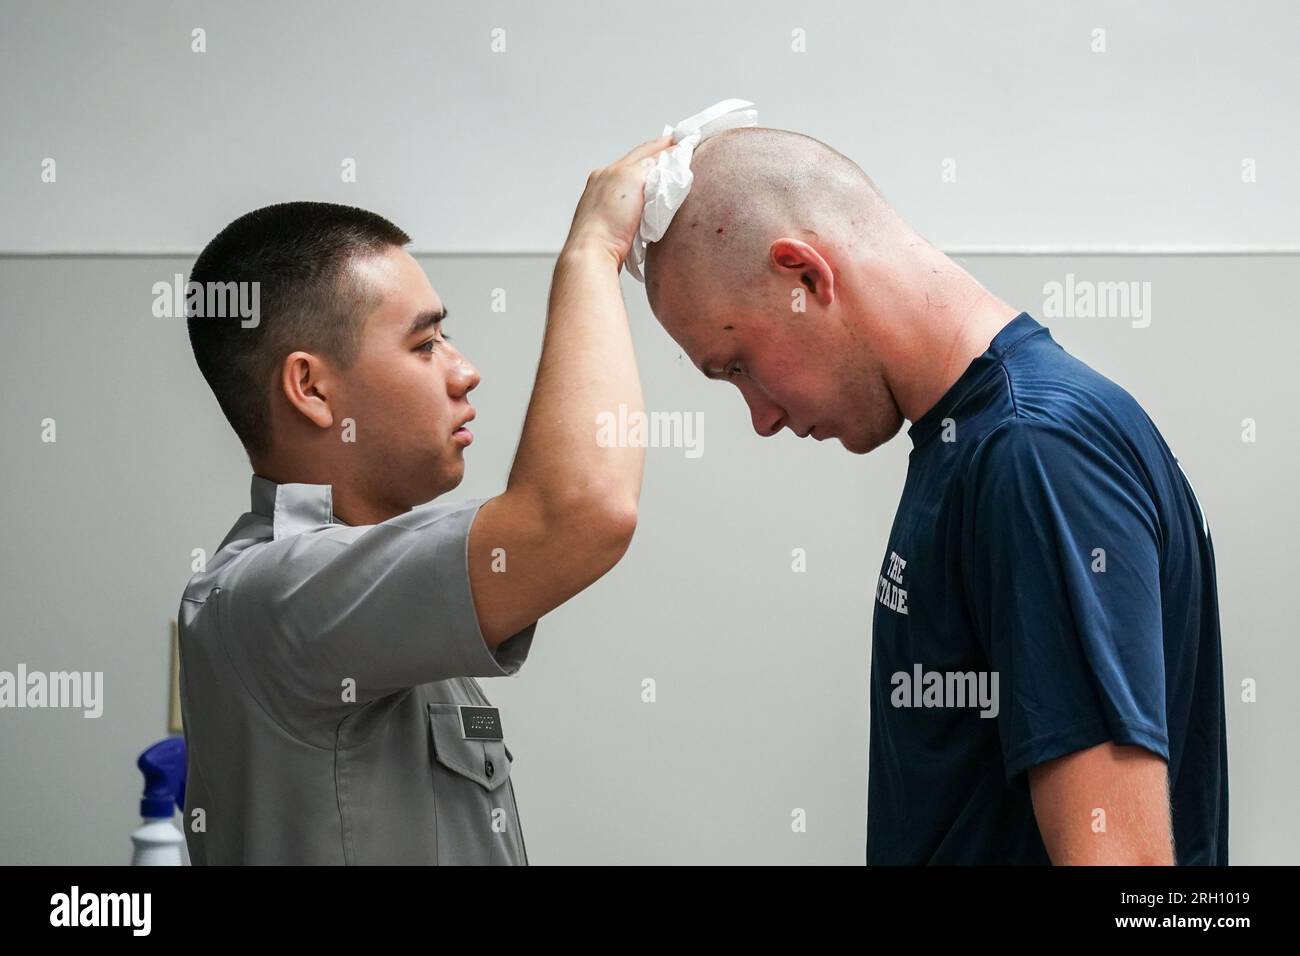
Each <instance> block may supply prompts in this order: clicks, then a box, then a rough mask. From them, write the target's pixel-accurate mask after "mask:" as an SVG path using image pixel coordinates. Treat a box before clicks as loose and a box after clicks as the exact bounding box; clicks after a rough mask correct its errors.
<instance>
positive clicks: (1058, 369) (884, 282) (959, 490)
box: [645, 128, 1228, 864]
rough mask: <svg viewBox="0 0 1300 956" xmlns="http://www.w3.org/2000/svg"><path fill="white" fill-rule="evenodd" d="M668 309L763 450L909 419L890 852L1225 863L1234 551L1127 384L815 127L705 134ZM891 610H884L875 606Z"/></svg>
mask: <svg viewBox="0 0 1300 956" xmlns="http://www.w3.org/2000/svg"><path fill="white" fill-rule="evenodd" d="M691 169H692V173H693V176H694V181H693V185H692V186H691V188H690V193H689V195H688V196H687V198H686V200H685V201H684V202H683V203H682V204H681V205H680V207H679V209H678V210H677V213H676V215H675V217H674V218H673V220H672V224H671V226H670V227H669V229H668V231H667V232H666V233H665V235H664V237H663V239H662V240H660V241H659V242H656V243H653V244H651V245H650V247H649V249H648V250H647V258H646V269H645V275H646V291H647V295H648V297H649V301H650V306H651V309H652V310H653V311H654V313H655V317H656V318H657V319H658V320H659V322H660V323H661V324H662V325H663V327H664V329H665V330H666V331H667V332H668V334H669V335H670V336H672V338H673V339H674V340H675V341H676V342H677V343H678V345H680V346H681V348H682V350H683V351H684V352H686V354H687V355H689V356H690V358H691V360H692V361H693V362H694V363H695V365H696V366H697V367H698V368H699V369H700V370H701V371H702V372H703V373H704V374H705V375H706V376H708V377H709V378H714V379H720V380H723V381H727V382H730V383H732V384H734V385H735V386H736V387H737V388H738V389H739V390H740V393H741V395H742V397H743V398H744V399H745V402H746V404H747V405H748V406H749V410H750V414H751V417H752V420H753V425H754V430H755V431H756V432H757V433H758V434H759V435H763V436H769V435H775V434H777V433H778V432H780V431H782V430H783V429H786V428H789V429H790V430H791V431H792V432H794V433H795V434H796V435H798V436H799V437H801V438H805V437H812V438H816V439H818V440H821V439H824V438H829V437H834V438H838V439H839V440H840V442H841V443H842V444H843V445H844V447H845V448H847V449H848V450H849V451H852V452H855V453H858V454H864V453H866V452H869V451H871V450H872V449H873V448H876V447H878V446H879V445H881V444H883V443H884V442H886V441H888V440H889V439H890V438H892V437H893V436H894V435H895V434H897V432H898V431H899V429H900V428H901V426H902V424H903V422H904V420H906V421H910V422H911V423H912V424H911V427H910V428H909V430H908V437H909V438H910V440H911V442H912V452H911V457H910V460H909V465H908V471H907V479H906V484H905V487H904V490H903V496H902V500H901V501H900V503H899V507H898V513H897V517H896V518H895V521H894V526H893V530H892V532H891V534H890V538H889V541H888V543H887V545H886V548H885V554H884V560H883V562H882V564H881V566H880V571H879V574H878V575H874V574H873V576H872V577H873V580H872V581H871V582H870V583H869V585H868V587H869V588H870V589H871V593H872V594H873V596H874V604H875V622H874V628H873V633H872V644H871V751H870V756H869V778H868V800H867V848H866V850H867V852H866V856H867V862H869V863H884V864H918V863H1048V862H1053V863H1116V864H1142V863H1146V864H1169V863H1175V862H1177V863H1179V864H1226V863H1227V861H1228V836H1227V834H1228V776H1227V774H1228V770H1227V743H1226V729H1225V708H1224V692H1223V665H1222V659H1221V647H1220V638H1219V620H1218V599H1217V589H1216V584H1215V568H1214V553H1213V549H1212V547H1211V542H1210V533H1209V527H1208V524H1207V520H1206V517H1205V515H1204V514H1203V513H1202V511H1201V508H1200V505H1199V503H1198V502H1197V500H1196V496H1195V494H1194V493H1193V491H1192V488H1191V485H1190V484H1189V482H1188V481H1187V479H1186V477H1185V476H1184V475H1183V472H1182V469H1181V467H1180V466H1179V464H1178V462H1177V459H1176V458H1175V457H1174V455H1173V453H1172V452H1171V451H1170V450H1169V448H1168V447H1167V446H1166V444H1165V442H1164V440H1163V439H1162V437H1161V436H1160V433H1159V432H1158V431H1157V430H1156V427H1155V425H1153V424H1152V422H1151V420H1150V419H1149V418H1148V417H1147V415H1146V414H1145V413H1144V412H1143V411H1142V409H1141V407H1140V406H1139V405H1138V404H1137V402H1136V401H1134V400H1133V398H1132V397H1131V396H1130V395H1128V393H1126V392H1125V391H1124V390H1123V389H1121V388H1120V387H1119V386H1117V385H1115V384H1114V383H1112V382H1110V381H1108V380H1107V379H1105V378H1104V377H1102V376H1101V375H1099V374H1098V373H1097V372H1095V371H1093V370H1092V369H1091V368H1089V367H1088V366H1086V365H1084V364H1083V363H1082V362H1080V361H1079V360H1077V359H1075V358H1074V357H1072V356H1071V355H1069V354H1068V353H1067V352H1065V351H1064V350H1063V349H1062V348H1061V347H1060V346H1059V345H1058V344H1057V343H1056V342H1055V341H1054V340H1053V338H1052V337H1051V334H1050V333H1049V331H1048V330H1047V329H1046V328H1045V327H1043V326H1042V325H1040V324H1039V323H1038V322H1037V321H1035V320H1034V318H1032V317H1031V316H1030V315H1029V314H1027V313H1025V312H1018V310H1016V309H1013V308H1011V307H1010V306H1008V305H1007V304H1006V303H1004V302H1002V301H1001V300H1000V299H998V298H997V297H996V296H994V295H993V294H992V293H990V292H989V291H988V290H987V289H985V288H984V287H983V286H982V285H981V284H980V283H979V282H978V281H977V280H976V279H975V278H974V277H972V276H971V275H970V274H969V273H968V272H967V271H966V270H965V269H963V268H962V267H961V266H960V265H958V264H957V263H955V262H953V261H952V260H951V259H950V258H948V257H947V256H946V255H944V254H943V253H942V252H940V251H939V250H938V249H936V248H935V247H934V246H933V245H931V244H930V243H929V242H927V241H926V240H925V239H924V237H922V236H921V235H919V234H918V233H917V232H916V231H915V230H913V229H912V228H911V227H910V226H909V225H908V224H907V223H906V222H904V221H903V220H902V218H901V217H900V216H899V215H898V213H897V212H896V211H895V210H894V209H893V207H892V206H890V204H889V203H888V202H887V201H886V200H885V199H884V197H883V196H881V194H880V193H879V191H878V190H877V189H876V188H875V185H874V183H872V182H871V180H870V178H869V177H867V176H866V174H865V173H863V172H862V170H861V169H860V168H859V167H858V166H857V165H856V164H855V163H853V162H852V161H851V160H849V159H848V158H847V157H845V156H843V155H841V154H840V153H838V152H836V151H834V150H832V149H831V148H830V147H828V146H826V145H825V144H823V143H820V142H818V141H817V140H815V139H811V138H810V137H806V136H801V135H799V134H797V133H790V132H786V131H783V130H771V129H761V128H751V129H736V130H731V131H729V132H725V133H722V134H720V135H717V136H715V137H713V138H711V139H708V140H706V141H705V142H703V143H701V144H700V145H699V147H698V148H697V149H696V151H695V154H694V157H693V160H692V165H691ZM864 597H865V595H864Z"/></svg>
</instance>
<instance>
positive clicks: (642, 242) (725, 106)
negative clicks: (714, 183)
mask: <svg viewBox="0 0 1300 956" xmlns="http://www.w3.org/2000/svg"><path fill="white" fill-rule="evenodd" d="M753 105H754V104H753V103H751V102H749V101H748V100H723V101H722V102H721V103H715V104H713V105H712V106H710V107H709V108H708V109H707V110H703V111H702V112H699V113H696V114H695V115H694V116H688V117H686V119H684V120H682V121H681V122H680V123H678V124H677V125H676V126H665V127H664V131H663V133H662V135H664V136H667V135H668V134H669V133H671V134H672V136H673V144H674V145H673V146H671V147H670V148H668V149H665V150H664V151H663V152H662V153H660V154H659V158H658V160H656V162H655V165H654V168H653V169H651V170H650V172H649V174H648V175H647V176H646V181H645V209H644V210H642V212H641V228H640V229H638V230H637V234H636V236H634V237H633V239H632V251H631V252H630V253H629V254H628V257H627V271H628V272H629V273H630V274H631V275H632V277H633V278H634V279H636V280H637V281H638V282H645V275H644V268H645V252H646V245H647V243H651V242H658V241H659V240H660V239H662V238H663V237H664V233H666V232H667V231H668V225H669V223H671V222H672V221H673V216H675V215H676V214H677V210H678V209H680V208H681V207H682V203H684V202H685V201H686V196H687V194H688V193H689V192H690V191H691V183H693V182H694V181H695V174H694V173H692V172H691V157H692V156H693V155H694V154H695V147H696V146H699V145H700V143H702V142H704V141H705V140H706V139H708V138H709V137H710V136H716V135H717V134H718V133H721V132H723V131H724V130H729V129H736V128H737V127H741V126H757V125H758V110H755V109H752V107H753Z"/></svg>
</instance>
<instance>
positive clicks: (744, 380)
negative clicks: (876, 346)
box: [651, 270, 903, 454]
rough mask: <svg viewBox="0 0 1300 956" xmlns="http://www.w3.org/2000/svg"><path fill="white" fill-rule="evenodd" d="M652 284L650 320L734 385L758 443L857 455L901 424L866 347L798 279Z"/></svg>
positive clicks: (778, 275) (778, 276) (776, 276)
mask: <svg viewBox="0 0 1300 956" xmlns="http://www.w3.org/2000/svg"><path fill="white" fill-rule="evenodd" d="M658 280H659V281H656V282H655V289H654V290H653V292H652V293H651V308H652V310H653V311H654V314H655V317H656V318H657V319H658V320H659V323H660V324H661V325H662V326H663V327H664V330H665V331H666V332H667V333H668V334H669V336H671V337H672V339H673V340H674V341H675V342H676V343H677V344H678V345H679V346H681V348H682V350H683V351H684V352H685V353H686V354H687V355H688V356H690V359H691V361H692V362H693V363H694V364H695V366H696V367H697V368H698V369H699V370H700V371H701V372H703V373H704V374H705V375H706V376H708V377H709V378H713V379H718V380H720V381H727V382H730V383H731V384H733V385H735V386H736V388H737V389H738V390H739V391H740V395H741V397H742V398H743V399H744V400H745V404H746V405H747V406H748V407H749V414H750V419H751V421H752V423H753V426H754V431H755V432H756V433H758V434H759V435H760V436H763V437H768V436H770V435H775V434H777V433H778V432H780V431H781V430H782V429H785V428H788V429H790V430H791V431H792V432H793V433H794V434H795V435H797V436H799V437H800V438H815V439H817V440H818V441H821V440H823V439H827V438H838V439H839V440H840V443H841V444H842V445H843V446H844V447H845V448H846V449H848V450H849V451H851V452H855V453H857V454H865V453H866V452H869V451H871V450H872V449H874V448H876V447H878V446H879V445H881V444H883V443H884V442H886V441H888V440H889V439H890V438H892V437H893V436H894V435H895V434H897V432H898V429H899V428H900V427H901V425H902V422H903V418H902V415H901V413H900V412H899V410H898V407H897V405H896V404H895V402H894V400H893V397H892V395H891V394H890V392H889V389H888V387H887V385H886V384H885V379H884V375H883V373H882V371H881V369H880V368H879V366H878V364H877V362H876V361H875V359H874V358H873V356H872V350H871V347H870V343H869V342H863V341H861V333H860V332H858V331H856V326H855V325H854V323H852V322H848V321H846V319H847V318H848V317H847V316H846V315H845V313H844V310H843V307H842V305H841V301H840V300H838V299H836V300H833V301H831V302H829V303H826V302H823V301H820V300H818V298H817V296H816V295H815V294H814V293H813V292H812V291H810V290H808V289H804V290H803V293H802V294H800V292H799V290H800V289H802V288H803V286H802V285H801V280H800V277H799V275H798V273H797V272H795V273H791V274H786V273H784V272H783V271H781V270H773V272H772V274H771V276H770V279H769V280H768V281H765V282H764V285H765V286H766V288H765V290H755V289H753V288H750V289H746V290H743V291H737V290H719V289H716V288H714V289H711V290H706V291H700V290H701V288H702V284H700V283H690V282H689V281H687V280H686V279H685V277H683V276H680V275H678V276H675V277H674V276H669V275H664V276H660V277H658ZM692 285H693V286H694V288H690V286H692Z"/></svg>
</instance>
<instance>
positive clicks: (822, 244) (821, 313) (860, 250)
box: [645, 127, 924, 453]
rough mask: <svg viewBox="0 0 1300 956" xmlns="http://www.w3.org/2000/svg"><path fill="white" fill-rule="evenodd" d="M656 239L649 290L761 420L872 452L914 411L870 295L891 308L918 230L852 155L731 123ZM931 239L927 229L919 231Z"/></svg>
mask: <svg viewBox="0 0 1300 956" xmlns="http://www.w3.org/2000/svg"><path fill="white" fill-rule="evenodd" d="M691 170H692V172H693V173H694V181H693V183H692V185H691V191H690V192H689V193H688V194H687V197H686V200H685V201H684V202H683V203H682V207H681V208H680V209H679V210H678V211H677V214H676V215H675V216H674V217H673V221H672V224H671V225H670V226H669V228H668V231H667V232H666V233H665V234H664V237H663V239H661V240H660V241H658V242H654V243H651V244H650V245H649V247H648V248H647V250H646V269H645V276H646V295H647V297H648V298H649V301H650V309H651V311H653V312H654V314H655V318H657V319H658V320H659V323H660V324H661V325H662V326H663V327H664V330H665V331H666V332H667V333H668V334H669V335H670V336H671V337H672V338H673V340H674V341H676V342H677V344H678V345H679V346H680V347H681V349H682V351H683V352H685V353H686V354H687V355H689V356H690V357H691V361H692V362H693V363H694V364H695V366H696V367H697V368H698V369H699V370H700V371H701V372H703V373H704V374H705V375H706V376H708V377H709V378H712V379H720V380H723V381H728V382H731V383H732V384H734V385H735V386H736V387H737V388H738V389H740V392H741V395H742V396H743V397H744V399H745V402H746V404H747V405H748V406H749V412H750V417H751V421H752V424H753V427H754V430H755V431H756V432H757V433H758V434H760V435H764V436H767V435H774V434H776V433H778V432H780V431H781V430H783V429H787V428H788V429H789V430H790V431H792V432H793V433H794V434H795V435H797V436H799V437H801V438H802V437H809V436H810V437H813V438H816V439H819V440H820V439H823V438H831V437H836V438H839V439H840V441H841V442H842V443H843V444H844V446H845V447H846V448H848V449H849V450H850V451H855V452H858V453H864V452H866V451H869V450H870V449H872V448H875V447H876V446H878V445H880V444H881V443H883V442H885V441H887V440H888V439H889V438H890V437H892V436H893V435H894V434H895V433H896V432H897V431H898V429H899V427H900V425H901V423H902V420H903V419H902V415H901V413H900V411H899V409H898V406H897V403H896V402H895V401H894V397H893V395H892V394H891V393H890V390H889V387H888V384H887V382H886V380H885V376H884V370H883V368H882V367H881V364H880V356H879V354H878V352H877V349H876V346H877V344H878V342H879V339H878V338H877V337H875V336H873V334H872V331H871V328H870V326H869V324H868V323H867V320H866V316H865V313H864V311H863V307H862V303H863V302H865V301H868V300H869V301H870V302H872V303H874V306H875V307H876V308H878V309H881V310H883V311H886V312H887V311H888V303H889V301H890V300H889V298H888V294H889V286H888V282H887V281H886V279H887V276H888V271H887V270H888V269H889V268H890V267H891V266H892V264H894V263H896V262H897V261H898V258H899V256H900V254H901V252H900V251H905V250H907V249H908V248H909V246H913V245H916V244H917V239H918V237H916V234H915V233H913V232H912V231H911V230H910V228H909V227H908V226H907V225H906V223H904V222H903V221H902V219H901V218H900V217H899V216H898V214H897V213H895V212H894V210H893V209H892V208H891V207H890V205H889V203H888V202H886V201H885V199H884V198H883V197H882V196H881V195H880V193H879V192H878V191H877V190H876V187H875V184H874V183H872V181H871V179H870V178H869V177H868V176H867V174H866V173H864V172H863V171H862V169H861V168H860V167H859V166H858V165H857V164H856V163H854V162H853V161H852V160H851V159H849V158H848V157H846V156H844V155H843V154H841V153H838V152H836V151H835V150H833V149H831V148H830V147H829V146H827V145H826V144H825V143H822V142H820V141H819V140H815V139H813V138H812V137H810V136H803V135H801V134H799V133H791V132H787V131H785V130H776V129H762V128H752V127H751V128H744V129H734V130H728V131H727V132H725V133H721V134H719V135H717V136H715V137H712V138H710V139H708V140H706V141H705V142H704V143H702V144H701V145H700V147H699V148H698V149H697V150H696V151H695V155H694V157H693V158H692V162H691ZM919 241H920V242H921V243H923V242H924V240H919Z"/></svg>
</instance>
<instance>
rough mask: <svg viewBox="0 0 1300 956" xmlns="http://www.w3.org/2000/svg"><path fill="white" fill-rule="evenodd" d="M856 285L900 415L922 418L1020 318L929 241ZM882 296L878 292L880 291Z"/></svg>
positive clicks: (887, 383)
mask: <svg viewBox="0 0 1300 956" xmlns="http://www.w3.org/2000/svg"><path fill="white" fill-rule="evenodd" d="M871 280H872V281H870V282H868V283H866V284H864V285H863V287H864V288H870V289H871V298H872V301H871V303H870V304H869V305H868V304H866V303H863V305H862V307H861V308H860V309H859V312H860V314H862V315H864V316H865V317H866V321H867V323H868V325H869V329H870V334H869V336H868V337H867V340H868V341H869V342H870V343H871V348H872V350H873V351H874V352H875V354H876V358H877V361H879V363H880V364H881V366H882V371H883V374H884V378H885V383H886V385H887V386H888V388H889V390H890V393H891V394H892V396H893V398H894V403H895V404H896V405H897V407H898V410H899V412H900V413H901V414H902V416H903V417H904V418H906V419H907V420H908V421H910V422H915V421H916V420H917V419H918V418H920V417H921V416H923V415H924V414H925V413H926V412H928V411H929V410H930V409H931V408H933V407H934V406H935V404H936V403H937V402H938V401H939V399H940V398H942V397H943V395H944V393H945V392H947V391H948V389H950V388H951V387H952V386H953V385H954V384H955V383H956V381H957V380H958V379H959V378H961V375H962V373H963V372H965V371H966V369H967V368H968V367H969V366H970V364H971V362H973V361H974V360H975V359H976V358H978V357H979V356H980V355H982V354H983V353H984V352H985V351H986V350H987V349H988V347H989V343H990V342H991V341H992V340H993V337H994V336H996V335H997V334H998V332H999V331H1001V330H1002V328H1003V326H1005V325H1006V324H1007V323H1008V322H1009V321H1011V320H1012V319H1013V318H1015V317H1016V316H1017V315H1018V314H1019V313H1018V311H1017V310H1016V309H1013V308H1012V307H1011V306H1009V305H1007V304H1006V303H1005V302H1003V301H1002V300H1001V299H999V298H998V297H997V296H995V295H994V294H993V293H991V292H989V290H988V289H986V288H984V286H982V285H980V283H979V282H978V281H976V279H975V278H974V277H973V276H972V275H971V274H970V273H968V272H967V271H966V270H965V269H963V268H962V267H961V266H959V265H957V264H956V263H955V262H953V261H952V260H951V259H949V258H948V257H947V256H945V255H944V254H943V253H941V252H939V251H938V250H937V249H934V247H933V246H930V245H929V244H928V243H925V244H924V245H920V244H918V245H915V246H909V247H907V253H906V255H905V257H904V258H903V259H902V260H901V261H900V262H897V263H891V264H890V266H889V272H888V274H887V275H885V276H883V277H882V276H879V275H877V276H872V277H871ZM882 292H883V293H884V294H883V295H881V293H882Z"/></svg>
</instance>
